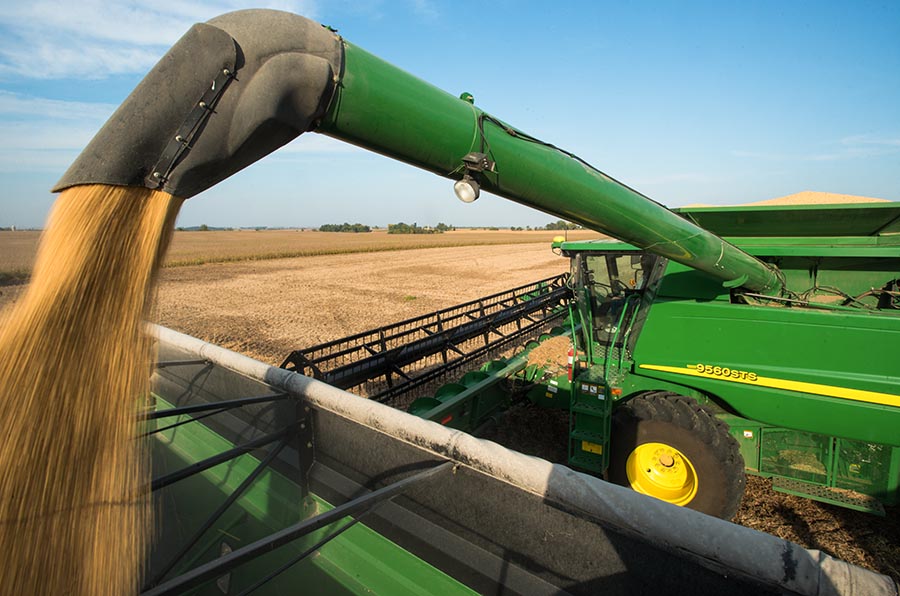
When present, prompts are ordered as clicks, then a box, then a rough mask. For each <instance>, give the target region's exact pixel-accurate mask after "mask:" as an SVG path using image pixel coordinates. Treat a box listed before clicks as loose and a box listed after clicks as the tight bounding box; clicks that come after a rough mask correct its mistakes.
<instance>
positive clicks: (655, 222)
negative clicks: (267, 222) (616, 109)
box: [54, 10, 783, 294]
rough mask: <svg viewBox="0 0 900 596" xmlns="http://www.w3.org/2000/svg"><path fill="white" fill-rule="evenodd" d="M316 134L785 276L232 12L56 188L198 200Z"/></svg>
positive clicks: (457, 112) (729, 272)
mask: <svg viewBox="0 0 900 596" xmlns="http://www.w3.org/2000/svg"><path fill="white" fill-rule="evenodd" d="M306 131H316V132H320V133H324V134H327V135H330V136H333V137H336V138H339V139H342V140H345V141H347V142H350V143H353V144H355V145H359V146H362V147H365V148H367V149H371V150H373V151H376V152H378V153H382V154H384V155H388V156H390V157H393V158H396V159H399V160H401V161H405V162H407V163H410V164H412V165H415V166H418V167H421V168H423V169H426V170H429V171H431V172H434V173H436V174H438V175H441V176H446V177H448V178H451V179H456V180H461V179H463V178H466V179H467V180H471V181H473V182H475V183H476V184H477V185H479V186H480V187H481V188H483V189H484V190H487V191H490V192H492V193H495V194H498V195H500V196H503V197H506V198H508V199H510V200H513V201H516V202H518V203H521V204H523V205H528V206H529V207H534V208H535V209H539V210H541V211H544V212H547V213H551V214H553V215H556V216H558V217H560V218H563V219H567V220H570V221H574V222H577V223H579V224H581V225H583V226H585V227H587V228H590V229H593V230H596V231H598V232H603V233H606V234H609V235H611V236H614V237H616V238H619V239H621V240H624V241H625V242H628V243H630V244H632V245H634V246H638V247H641V248H643V249H646V250H648V251H650V252H653V253H656V254H659V255H662V256H664V257H667V258H669V259H672V260H674V261H678V262H680V263H683V264H685V265H688V266H690V267H694V268H696V269H699V270H701V271H705V272H707V273H709V274H711V275H713V276H715V277H717V278H719V279H721V280H722V281H723V282H724V283H725V285H727V286H729V287H743V288H747V289H748V290H751V291H754V292H760V293H765V294H778V293H779V292H780V291H781V289H782V286H783V283H782V277H781V275H780V273H779V272H778V271H777V270H775V269H773V268H770V267H769V266H768V265H766V264H764V263H762V262H760V261H758V260H757V259H755V258H753V257H751V256H750V255H748V254H746V253H744V252H742V251H741V250H739V249H737V248H736V247H734V246H733V245H731V244H729V243H727V242H725V241H724V240H722V239H721V238H719V237H718V236H716V235H714V234H711V233H709V232H707V231H705V230H703V229H702V228H699V227H698V226H696V225H694V224H693V223H691V222H689V221H687V220H686V219H684V218H682V217H680V216H678V215H676V214H674V213H672V212H671V211H669V210H668V209H667V208H666V207H664V206H662V205H660V204H659V203H656V202H654V201H652V200H650V199H648V198H647V197H645V196H643V195H641V194H640V193H638V192H636V191H634V190H632V189H630V188H628V187H627V186H625V185H623V184H621V183H619V182H617V181H615V180H613V179H612V178H610V177H608V176H606V175H605V174H603V173H602V172H600V171H598V170H596V169H595V168H593V167H591V166H589V165H588V164H587V163H585V162H584V161H582V160H581V159H579V158H577V157H575V156H574V155H572V154H570V153H567V152H565V151H563V150H561V149H559V148H557V147H554V146H552V145H549V144H547V143H544V142H542V141H539V140H538V139H535V138H534V137H531V136H530V135H528V134H525V133H523V132H522V131H520V130H517V129H515V128H513V127H511V126H509V125H507V124H505V123H503V122H502V121H500V120H499V119H497V118H495V117H493V116H491V115H489V114H487V113H485V112H483V111H481V110H480V109H478V108H477V107H475V106H474V105H473V104H472V103H470V102H469V101H467V100H466V99H462V98H457V97H454V96H452V95H450V94H448V93H446V92H444V91H442V90H440V89H438V88H436V87H434V86H432V85H430V84H428V83H425V82H424V81H422V80H420V79H417V78H415V77H413V76H412V75H410V74H408V73H406V72H404V71H402V70H400V69H398V68H396V67H394V66H392V65H390V64H388V63H386V62H384V61H383V60H380V59H379V58H377V57H375V56H373V55H372V54H369V53H368V52H366V51H365V50H362V49H360V48H358V47H357V46H355V45H353V44H351V43H349V42H347V41H346V40H344V39H343V38H341V37H339V36H338V35H337V34H336V33H335V32H334V31H333V30H331V29H328V28H325V27H322V26H321V25H319V24H317V23H314V22H313V21H310V20H308V19H305V18H303V17H300V16H297V15H294V14H290V13H284V12H278V11H272V10H245V11H238V12H233V13H228V14H225V15H223V16H221V17H217V18H215V19H212V20H211V21H209V22H208V23H205V24H198V25H195V26H194V27H192V28H191V29H190V30H189V31H188V32H187V33H186V34H185V35H184V37H182V38H181V40H179V41H178V43H176V44H175V45H174V46H173V47H172V49H171V50H169V52H168V53H167V54H166V55H165V56H164V57H163V58H162V59H161V60H160V62H159V63H158V64H157V65H156V66H155V67H154V68H153V70H151V71H150V73H149V74H148V75H147V76H146V77H145V78H144V80H143V81H141V83H140V84H139V85H138V86H137V87H136V88H135V90H134V91H133V92H132V93H131V95H130V96H129V97H128V98H127V99H126V100H125V101H124V102H123V103H122V105H121V106H120V107H119V109H118V110H117V111H116V112H115V114H113V116H112V117H111V118H110V120H109V121H108V122H107V123H106V124H105V125H104V127H103V128H102V129H101V130H100V132H99V133H97V135H96V136H95V137H94V139H93V140H92V141H91V142H90V144H89V145H88V146H87V148H86V149H85V150H84V151H83V152H82V154H81V155H80V156H79V157H78V158H77V159H76V160H75V162H74V163H73V164H72V166H71V167H70V168H69V170H68V171H67V172H66V173H65V175H64V176H63V177H62V179H61V180H60V181H59V182H58V183H57V185H56V186H55V188H54V190H55V191H58V190H62V189H64V188H67V187H70V186H75V185H78V184H90V183H100V184H113V185H124V186H146V187H149V188H154V189H161V190H164V191H166V192H168V193H171V194H173V195H176V196H179V197H182V198H189V197H192V196H193V195H195V194H197V193H199V192H202V191H203V190H206V189H207V188H209V187H211V186H213V185H214V184H216V183H218V182H220V181H221V180H224V179H225V178H227V177H228V176H230V175H232V174H233V173H235V172H237V171H238V170H241V169H243V168H245V167H246V166H248V165H250V164H251V163H253V162H255V161H257V160H259V159H260V158H262V157H263V156H265V155H267V154H269V153H271V152H272V151H274V150H275V149H277V148H278V147H281V146H282V145H284V144H286V143H288V142H289V141H291V140H292V139H294V138H295V137H297V136H298V135H300V134H302V133H303V132H306Z"/></svg>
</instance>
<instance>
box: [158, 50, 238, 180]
mask: <svg viewBox="0 0 900 596" xmlns="http://www.w3.org/2000/svg"><path fill="white" fill-rule="evenodd" d="M233 78H234V74H233V73H232V72H231V70H229V69H227V68H223V69H222V70H221V71H220V72H219V74H218V75H217V76H216V78H214V79H213V82H212V85H210V86H209V88H208V89H207V90H206V91H205V92H204V93H203V97H201V98H200V101H198V102H197V105H195V106H194V109H193V110H191V111H190V113H189V114H188V115H187V118H185V119H184V122H182V123H181V126H179V127H178V131H177V132H176V133H175V136H174V137H173V138H172V140H171V141H169V144H168V145H167V146H166V149H165V151H163V154H162V156H161V157H160V158H159V162H158V163H157V164H156V165H155V166H154V167H153V168H152V170H153V171H152V173H151V174H150V176H148V177H147V186H148V187H150V188H153V185H154V184H155V185H156V188H162V187H163V186H164V185H165V183H166V180H168V179H169V175H170V174H171V173H172V170H173V169H174V168H175V164H176V163H177V162H178V160H179V159H180V158H181V157H182V156H183V155H184V154H186V153H187V152H188V151H190V150H191V146H192V143H193V142H194V140H195V138H196V136H197V135H198V134H199V132H200V130H201V129H202V128H203V125H204V124H206V121H207V119H209V117H210V115H212V113H213V112H214V111H215V108H216V103H218V101H219V98H221V97H222V93H223V92H224V91H225V87H227V86H228V83H229V82H231V80H232V79H233Z"/></svg>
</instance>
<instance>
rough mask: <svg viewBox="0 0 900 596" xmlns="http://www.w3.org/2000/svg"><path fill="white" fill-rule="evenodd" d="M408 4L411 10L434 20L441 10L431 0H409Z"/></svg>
mask: <svg viewBox="0 0 900 596" xmlns="http://www.w3.org/2000/svg"><path fill="white" fill-rule="evenodd" d="M410 4H412V7H413V12H415V13H416V14H417V15H418V16H420V17H422V18H424V19H427V20H434V19H437V18H439V17H440V16H441V12H440V11H439V10H438V8H437V7H436V6H435V5H434V3H433V2H431V0H410Z"/></svg>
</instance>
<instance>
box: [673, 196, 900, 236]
mask: <svg viewBox="0 0 900 596" xmlns="http://www.w3.org/2000/svg"><path fill="white" fill-rule="evenodd" d="M675 211H676V212H678V213H680V214H681V215H683V216H684V217H686V218H687V219H689V220H691V221H693V222H695V223H696V224H697V225H699V226H700V227H702V228H704V229H707V230H709V231H711V232H713V233H714V234H718V235H719V236H755V237H765V236H794V237H800V236H875V235H878V234H896V233H898V232H900V203H854V204H844V205H759V206H744V207H691V208H681V209H675Z"/></svg>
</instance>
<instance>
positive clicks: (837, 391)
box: [639, 364, 900, 408]
mask: <svg viewBox="0 0 900 596" xmlns="http://www.w3.org/2000/svg"><path fill="white" fill-rule="evenodd" d="M639 368H644V369H647V370H658V371H661V372H669V373H675V374H677V375H688V376H690V377H701V378H704V379H713V380H716V381H726V382H729V383H743V384H745V385H756V386H758V387H770V388H773V389H787V390H788V391H800V392H802V393H812V394H814V395H824V396H827V397H839V398H842V399H852V400H854V401H862V402H866V403H870V404H880V405H883V406H894V407H896V408H900V395H893V394H890V393H878V392H877V391H863V390H862V389H850V388H848V387H835V386H833V385H820V384H818V383H804V382H802V381H788V380H787V379H776V378H774V377H759V376H757V377H756V380H755V381H751V380H749V379H736V378H732V377H728V378H726V377H719V376H716V375H712V374H706V373H701V372H698V371H697V370H696V369H695V368H688V367H680V366H661V365H657V364H641V365H640V366H639Z"/></svg>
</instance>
